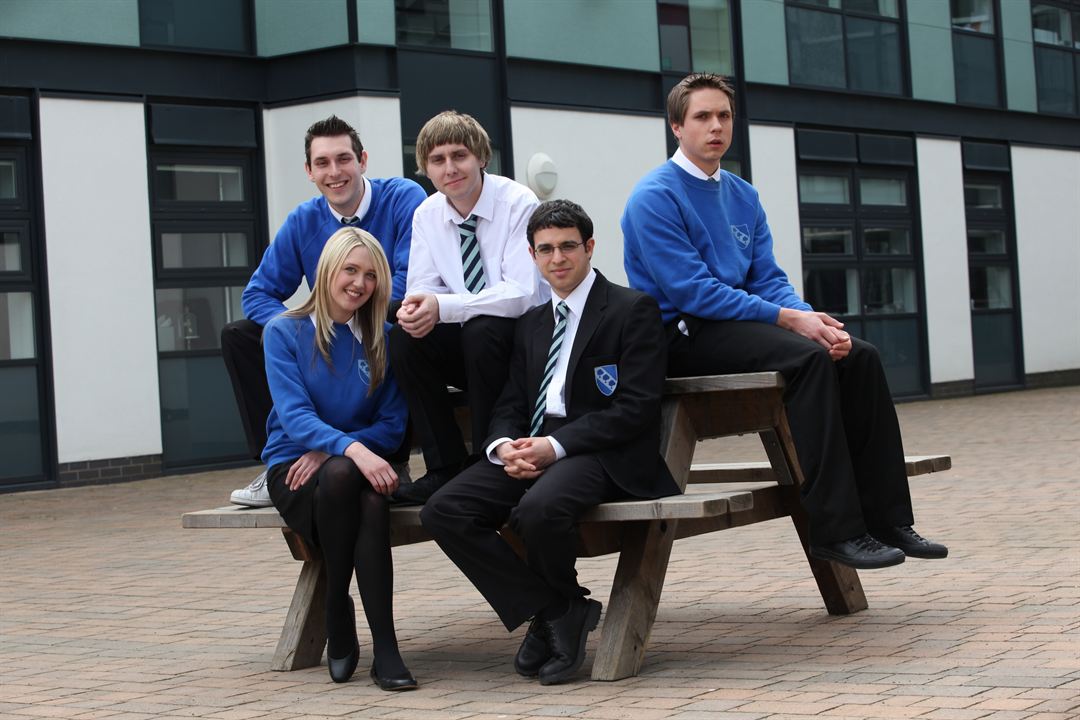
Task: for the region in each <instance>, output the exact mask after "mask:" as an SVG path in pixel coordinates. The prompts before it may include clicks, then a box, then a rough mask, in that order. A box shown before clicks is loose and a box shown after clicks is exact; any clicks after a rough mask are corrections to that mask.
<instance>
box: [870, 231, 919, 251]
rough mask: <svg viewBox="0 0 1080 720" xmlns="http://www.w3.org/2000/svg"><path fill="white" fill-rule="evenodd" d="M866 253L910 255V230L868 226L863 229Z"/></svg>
mask: <svg viewBox="0 0 1080 720" xmlns="http://www.w3.org/2000/svg"><path fill="white" fill-rule="evenodd" d="M863 243H864V246H865V250H866V254H867V255H910V254H911V231H910V230H909V229H907V228H889V227H868V228H866V229H864V230H863Z"/></svg>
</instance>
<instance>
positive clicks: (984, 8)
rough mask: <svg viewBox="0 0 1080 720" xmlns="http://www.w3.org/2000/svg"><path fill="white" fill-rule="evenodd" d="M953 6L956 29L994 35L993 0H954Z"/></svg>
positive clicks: (953, 24)
mask: <svg viewBox="0 0 1080 720" xmlns="http://www.w3.org/2000/svg"><path fill="white" fill-rule="evenodd" d="M951 6H952V26H953V27H954V28H956V29H958V30H970V31H971V32H977V33H985V34H988V35H993V34H994V4H993V0H952V2H951ZM954 39H955V38H954Z"/></svg>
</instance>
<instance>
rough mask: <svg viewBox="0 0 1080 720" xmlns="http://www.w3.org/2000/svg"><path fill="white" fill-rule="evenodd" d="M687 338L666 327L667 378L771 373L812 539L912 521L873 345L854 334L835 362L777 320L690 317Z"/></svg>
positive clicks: (895, 426) (896, 429)
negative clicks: (777, 381) (776, 377)
mask: <svg viewBox="0 0 1080 720" xmlns="http://www.w3.org/2000/svg"><path fill="white" fill-rule="evenodd" d="M688 324H689V326H690V337H686V336H685V335H683V334H682V333H681V332H679V330H678V328H677V327H676V325H677V323H674V322H673V323H671V324H669V326H668V328H667V329H668V339H669V346H668V349H669V352H668V374H669V375H670V376H672V377H687V376H692V375H714V374H723V373H737V372H758V371H768V370H773V371H777V372H780V373H781V374H782V375H783V376H784V381H785V383H786V390H785V393H784V406H785V409H786V410H787V416H788V422H789V424H790V425H791V434H792V437H793V439H794V442H795V451H796V452H797V453H798V456H799V464H800V465H801V466H802V471H803V476H804V478H805V481H806V482H805V485H804V487H803V490H802V504H803V507H804V508H805V509H806V511H807V514H808V515H809V517H810V537H811V539H812V541H813V542H814V543H821V544H824V543H830V542H836V541H839V540H845V539H847V538H850V537H854V536H856V535H859V534H862V533H864V532H866V531H867V529H874V528H879V527H886V526H891V525H911V524H913V522H914V518H913V516H912V509H911V494H910V490H909V489H908V481H907V473H906V471H905V469H904V447H903V443H902V441H901V438H900V425H899V423H898V422H897V419H896V409H895V408H894V407H893V402H892V396H891V395H890V394H889V385H888V381H887V379H886V377H885V368H884V367H882V365H881V358H880V356H879V355H878V351H877V348H875V347H874V346H873V345H871V344H870V343H867V342H864V341H862V340H859V339H856V338H852V349H851V353H850V354H849V355H848V356H847V357H846V358H844V359H843V360H840V361H838V362H834V361H833V360H832V359H831V358H830V357H829V355H828V352H827V351H826V350H825V349H824V348H823V347H821V346H820V345H818V344H817V343H815V342H813V341H812V340H808V339H807V338H804V337H802V336H801V335H797V334H795V333H793V332H790V331H788V330H784V329H783V328H780V327H777V326H776V325H768V324H766V323H759V322H747V321H730V320H729V321H718V322H711V321H702V320H697V319H690V320H689V321H688Z"/></svg>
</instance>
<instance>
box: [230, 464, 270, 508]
mask: <svg viewBox="0 0 1080 720" xmlns="http://www.w3.org/2000/svg"><path fill="white" fill-rule="evenodd" d="M229 502H231V503H232V504H233V505H244V506H247V507H271V506H272V505H273V504H274V503H273V501H272V500H270V492H269V491H268V490H267V489H266V470H263V471H262V472H261V473H259V474H258V475H256V476H255V479H254V480H252V481H251V484H250V485H248V486H247V487H246V488H241V489H239V490H233V492H232V495H230V496H229Z"/></svg>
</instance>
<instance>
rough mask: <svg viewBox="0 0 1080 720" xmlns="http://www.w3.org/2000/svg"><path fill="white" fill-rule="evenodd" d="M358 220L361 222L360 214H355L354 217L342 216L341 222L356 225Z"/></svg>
mask: <svg viewBox="0 0 1080 720" xmlns="http://www.w3.org/2000/svg"><path fill="white" fill-rule="evenodd" d="M358 222H360V216H359V215H353V216H352V217H343V218H341V224H342V225H355V224H356V223H358Z"/></svg>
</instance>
